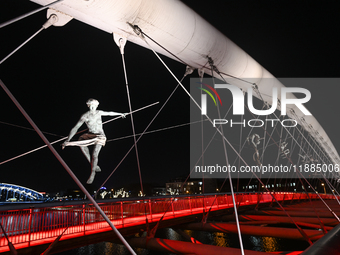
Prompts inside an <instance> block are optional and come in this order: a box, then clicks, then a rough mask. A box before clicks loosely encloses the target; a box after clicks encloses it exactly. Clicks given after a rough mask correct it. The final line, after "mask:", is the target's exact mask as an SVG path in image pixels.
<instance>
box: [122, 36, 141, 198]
mask: <svg viewBox="0 0 340 255" xmlns="http://www.w3.org/2000/svg"><path fill="white" fill-rule="evenodd" d="M125 43H126V40H124V39H123V38H120V39H119V45H118V47H119V48H120V53H121V56H122V63H123V69H124V77H125V85H126V94H127V98H128V103H129V109H130V112H131V109H132V107H131V98H130V91H129V83H128V79H127V72H126V66H125V59H124V46H125ZM130 117H131V127H132V133H133V141H134V147H135V152H136V160H137V166H138V173H139V182H140V186H141V191H142V194H143V195H144V189H143V180H142V172H141V169H140V162H139V156H138V148H137V142H136V132H135V125H134V122H133V114H131V116H130Z"/></svg>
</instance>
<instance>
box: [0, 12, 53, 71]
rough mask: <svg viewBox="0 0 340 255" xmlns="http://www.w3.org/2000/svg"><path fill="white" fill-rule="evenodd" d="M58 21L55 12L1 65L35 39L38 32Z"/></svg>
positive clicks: (0, 62)
mask: <svg viewBox="0 0 340 255" xmlns="http://www.w3.org/2000/svg"><path fill="white" fill-rule="evenodd" d="M57 21H58V17H57V15H55V14H53V15H51V16H50V17H49V19H48V20H47V21H46V22H45V23H44V24H43V26H42V27H41V28H40V29H39V30H38V31H37V32H35V33H34V34H33V35H32V36H31V37H29V38H28V39H27V40H26V41H24V42H23V43H22V44H20V45H19V46H18V47H17V48H16V49H15V50H13V51H12V52H11V53H10V54H8V55H7V56H6V57H5V58H4V59H2V60H1V61H0V65H1V64H2V63H3V62H5V60H6V59H8V58H9V57H10V56H12V55H13V54H14V53H15V52H17V51H18V50H19V49H20V48H21V47H22V46H24V45H25V44H26V43H28V42H29V41H30V40H31V39H33V38H34V37H35V36H36V35H37V34H39V33H40V32H41V31H42V30H44V29H47V28H49V27H50V26H51V25H53V24H54V23H56V22H57Z"/></svg>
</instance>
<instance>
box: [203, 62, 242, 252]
mask: <svg viewBox="0 0 340 255" xmlns="http://www.w3.org/2000/svg"><path fill="white" fill-rule="evenodd" d="M209 64H210V66H211V77H212V78H213V83H215V81H214V70H215V71H216V72H217V73H219V71H218V69H217V68H216V66H214V62H213V60H212V59H211V58H209ZM217 112H218V117H219V118H220V119H221V114H220V107H219V104H217ZM221 133H222V136H223V137H224V132H223V127H222V125H221ZM222 141H223V150H224V154H225V159H226V165H228V163H229V160H228V154H227V147H226V144H225V140H224V139H222ZM228 178H229V185H230V191H231V196H232V199H233V206H234V212H235V220H236V227H237V234H238V239H239V243H240V249H241V254H242V255H244V248H243V241H242V235H241V228H240V222H239V218H238V212H237V206H236V200H235V196H234V187H233V181H232V179H231V174H230V171H228Z"/></svg>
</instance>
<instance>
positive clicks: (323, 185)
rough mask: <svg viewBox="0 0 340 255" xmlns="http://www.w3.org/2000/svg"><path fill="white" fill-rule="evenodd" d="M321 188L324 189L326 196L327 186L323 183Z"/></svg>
mask: <svg viewBox="0 0 340 255" xmlns="http://www.w3.org/2000/svg"><path fill="white" fill-rule="evenodd" d="M321 186H322V187H323V191H324V192H325V195H326V187H325V184H324V183H321Z"/></svg>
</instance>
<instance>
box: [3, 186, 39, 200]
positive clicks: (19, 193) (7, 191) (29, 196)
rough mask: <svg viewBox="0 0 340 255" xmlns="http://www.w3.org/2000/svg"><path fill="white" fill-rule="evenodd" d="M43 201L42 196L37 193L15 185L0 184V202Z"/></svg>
mask: <svg viewBox="0 0 340 255" xmlns="http://www.w3.org/2000/svg"><path fill="white" fill-rule="evenodd" d="M43 199H44V196H43V194H41V193H39V192H38V191H35V190H32V189H29V188H25V187H22V186H18V185H15V184H8V183H0V201H4V202H7V201H11V200H16V201H34V200H43Z"/></svg>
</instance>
